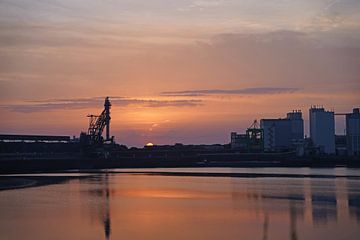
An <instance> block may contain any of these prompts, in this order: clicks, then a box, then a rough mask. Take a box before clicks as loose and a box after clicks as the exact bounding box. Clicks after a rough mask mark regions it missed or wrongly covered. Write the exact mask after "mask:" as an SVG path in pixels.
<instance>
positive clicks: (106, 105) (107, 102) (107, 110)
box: [104, 97, 111, 141]
mask: <svg viewBox="0 0 360 240" xmlns="http://www.w3.org/2000/svg"><path fill="white" fill-rule="evenodd" d="M110 107H111V103H110V100H109V97H106V98H105V103H104V108H105V109H104V110H105V125H106V139H105V141H110V140H111V139H110V119H111V117H110Z"/></svg>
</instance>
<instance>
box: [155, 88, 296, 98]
mask: <svg viewBox="0 0 360 240" xmlns="http://www.w3.org/2000/svg"><path fill="white" fill-rule="evenodd" d="M298 90H299V89H298V88H279V87H278V88H275V87H258V88H242V89H233V90H225V89H206V90H186V91H173V92H162V93H161V95H162V96H187V97H189V96H206V95H253V94H284V93H293V92H296V91H298Z"/></svg>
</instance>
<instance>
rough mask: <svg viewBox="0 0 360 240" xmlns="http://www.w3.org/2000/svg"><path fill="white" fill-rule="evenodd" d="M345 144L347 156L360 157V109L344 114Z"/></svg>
mask: <svg viewBox="0 0 360 240" xmlns="http://www.w3.org/2000/svg"><path fill="white" fill-rule="evenodd" d="M346 143H347V149H348V153H349V155H351V156H353V155H360V109H359V108H354V109H353V112H352V113H348V114H346Z"/></svg>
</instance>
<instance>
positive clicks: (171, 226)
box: [0, 168, 360, 240]
mask: <svg viewBox="0 0 360 240" xmlns="http://www.w3.org/2000/svg"><path fill="white" fill-rule="evenodd" d="M122 171H123V173H121V172H122ZM129 171H131V170H129V169H127V170H125V171H124V170H119V169H117V170H112V171H111V172H108V173H106V172H99V173H92V174H87V176H88V177H87V178H81V179H75V180H70V181H67V182H64V183H60V184H53V185H47V186H40V187H33V188H25V189H14V190H7V191H1V192H0V239H40V240H41V239H106V238H108V239H258V240H264V239H275V240H277V239H298V240H299V239H350V240H351V239H358V236H360V180H358V179H356V178H346V177H338V178H291V177H288V178H283V177H274V176H272V177H265V178H264V177H262V178H235V177H232V178H230V177H194V176H162V175H147V174H146V172H147V171H149V170H148V169H146V170H145V169H143V170H140V171H142V172H144V173H143V174H130V173H124V172H129ZM134 171H137V172H139V169H136V170H134ZM150 171H153V172H160V171H161V172H166V171H169V172H176V171H180V172H184V171H187V172H190V173H191V172H199V171H200V172H204V171H205V172H221V173H227V172H229V173H232V172H240V173H242V172H252V173H290V174H323V175H332V176H347V175H352V176H360V170H352V169H346V168H341V169H340V168H339V169H307V168H303V169H288V168H277V169H275V168H273V169H256V168H252V169H244V168H241V169H240V168H239V169H235V168H217V169H212V168H208V169H153V170H150ZM71 174H72V175H74V174H73V173H71ZM64 175H66V174H64Z"/></svg>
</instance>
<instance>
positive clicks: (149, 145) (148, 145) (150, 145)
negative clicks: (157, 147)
mask: <svg viewBox="0 0 360 240" xmlns="http://www.w3.org/2000/svg"><path fill="white" fill-rule="evenodd" d="M145 146H146V147H153V146H154V144H153V143H151V142H149V143H147V144H146V145H145Z"/></svg>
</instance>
